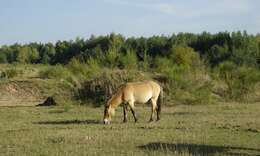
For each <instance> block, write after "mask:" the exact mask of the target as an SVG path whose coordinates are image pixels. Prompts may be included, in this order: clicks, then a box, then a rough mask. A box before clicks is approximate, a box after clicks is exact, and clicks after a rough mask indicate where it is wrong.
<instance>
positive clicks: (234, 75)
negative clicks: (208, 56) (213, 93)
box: [219, 62, 260, 100]
mask: <svg viewBox="0 0 260 156" xmlns="http://www.w3.org/2000/svg"><path fill="white" fill-rule="evenodd" d="M219 73H220V78H222V79H223V80H224V82H225V83H226V85H227V89H226V94H225V95H224V96H225V97H226V98H228V99H233V100H234V99H237V100H246V99H247V96H248V95H249V94H250V93H253V92H254V89H255V85H256V84H257V82H259V80H260V73H259V71H258V70H257V69H255V68H252V67H247V66H240V67H237V66H236V65H235V64H234V63H232V62H224V63H222V64H220V65H219Z"/></svg>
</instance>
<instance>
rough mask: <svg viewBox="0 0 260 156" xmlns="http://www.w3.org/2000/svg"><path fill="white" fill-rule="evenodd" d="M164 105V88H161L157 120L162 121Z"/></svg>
mask: <svg viewBox="0 0 260 156" xmlns="http://www.w3.org/2000/svg"><path fill="white" fill-rule="evenodd" d="M162 104H163V88H162V87H161V88H160V94H159V98H158V102H157V117H158V118H157V119H158V120H160V114H161V110H162Z"/></svg>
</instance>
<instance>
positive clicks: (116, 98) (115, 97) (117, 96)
mask: <svg viewBox="0 0 260 156" xmlns="http://www.w3.org/2000/svg"><path fill="white" fill-rule="evenodd" d="M121 103H122V94H121V93H116V94H115V95H113V97H112V99H111V105H112V107H113V108H116V107H117V106H118V105H120V104H121Z"/></svg>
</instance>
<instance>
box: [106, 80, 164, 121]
mask: <svg viewBox="0 0 260 156" xmlns="http://www.w3.org/2000/svg"><path fill="white" fill-rule="evenodd" d="M158 99H159V101H158V103H157V100H158ZM149 100H150V101H151V104H152V114H151V117H150V121H153V116H154V113H155V111H156V112H157V121H158V120H160V112H161V103H162V88H161V87H160V85H159V84H158V83H156V82H154V81H145V82H131V83H125V84H123V85H122V86H120V87H119V89H118V90H117V92H116V93H115V94H114V95H112V97H111V98H110V99H109V100H108V102H107V103H106V104H105V110H104V124H110V121H111V117H112V116H113V115H114V113H115V108H116V107H117V106H119V105H120V104H121V103H122V104H123V111H124V120H123V121H124V122H127V108H128V107H129V108H130V109H131V112H132V114H133V117H134V119H135V122H137V118H136V114H135V110H134V104H135V103H142V104H143V103H146V102H148V101H149Z"/></svg>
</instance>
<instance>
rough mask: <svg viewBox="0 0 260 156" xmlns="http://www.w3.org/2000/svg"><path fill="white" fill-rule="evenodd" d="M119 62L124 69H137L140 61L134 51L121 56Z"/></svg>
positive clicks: (128, 51)
mask: <svg viewBox="0 0 260 156" xmlns="http://www.w3.org/2000/svg"><path fill="white" fill-rule="evenodd" d="M119 61H120V64H121V66H122V67H123V68H124V69H137V65H138V60H137V56H136V53H135V51H133V50H127V53H126V55H123V56H121V57H120V58H119Z"/></svg>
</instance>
